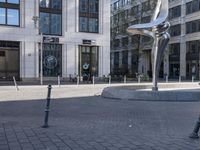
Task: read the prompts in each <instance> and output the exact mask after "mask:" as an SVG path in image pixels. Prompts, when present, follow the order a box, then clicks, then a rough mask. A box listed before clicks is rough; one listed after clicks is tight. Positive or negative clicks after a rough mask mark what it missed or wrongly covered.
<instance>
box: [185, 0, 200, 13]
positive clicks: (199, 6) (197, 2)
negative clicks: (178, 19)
mask: <svg viewBox="0 0 200 150" xmlns="http://www.w3.org/2000/svg"><path fill="white" fill-rule="evenodd" d="M197 11H200V0H193V1H191V2H188V3H187V4H186V14H191V13H194V12H197Z"/></svg>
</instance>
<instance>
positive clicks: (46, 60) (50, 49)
mask: <svg viewBox="0 0 200 150" xmlns="http://www.w3.org/2000/svg"><path fill="white" fill-rule="evenodd" d="M43 76H44V77H57V76H62V45H60V44H43Z"/></svg>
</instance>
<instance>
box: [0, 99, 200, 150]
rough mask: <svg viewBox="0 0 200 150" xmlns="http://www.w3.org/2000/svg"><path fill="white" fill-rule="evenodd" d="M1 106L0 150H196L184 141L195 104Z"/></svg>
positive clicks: (199, 144)
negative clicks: (46, 110) (45, 121)
mask: <svg viewBox="0 0 200 150" xmlns="http://www.w3.org/2000/svg"><path fill="white" fill-rule="evenodd" d="M44 105H45V101H44V100H33V101H30V100H29V101H12V102H0V116H1V119H0V150H200V140H192V139H189V138H188V135H189V133H190V132H191V131H192V129H193V126H194V123H195V121H196V119H197V117H198V113H199V110H200V109H199V107H200V103H199V102H149V101H147V102H145V101H143V102H139V101H120V100H110V99H103V98H101V97H80V98H68V99H60V100H59V99H56V100H52V102H51V112H50V120H49V124H50V128H48V129H44V128H41V127H40V126H41V125H42V124H43V119H44Z"/></svg>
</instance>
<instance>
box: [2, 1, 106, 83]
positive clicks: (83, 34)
mask: <svg viewBox="0 0 200 150" xmlns="http://www.w3.org/2000/svg"><path fill="white" fill-rule="evenodd" d="M41 58H42V59H41ZM41 73H42V76H43V77H44V79H45V78H46V79H48V78H50V79H51V78H54V77H57V76H61V77H63V78H68V77H70V76H76V75H79V76H91V75H94V76H97V77H101V76H103V75H108V74H109V73H110V1H109V0H0V80H9V79H11V78H12V77H13V76H15V77H16V78H17V79H21V80H37V79H39V77H40V74H41Z"/></svg>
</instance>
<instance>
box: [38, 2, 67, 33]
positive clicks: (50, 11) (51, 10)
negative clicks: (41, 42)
mask: <svg viewBox="0 0 200 150" xmlns="http://www.w3.org/2000/svg"><path fill="white" fill-rule="evenodd" d="M62 11H63V2H62V0H61V9H56V8H46V7H41V6H40V2H39V17H40V13H48V14H49V24H48V26H49V29H50V34H46V33H42V34H44V35H53V36H62V35H63V30H62V27H63V19H62V17H63V14H62ZM51 14H56V15H61V33H60V34H51V22H52V21H51ZM39 33H41V31H40V30H39Z"/></svg>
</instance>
